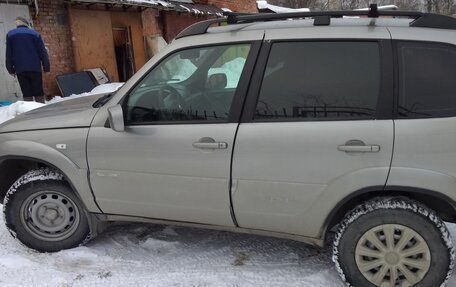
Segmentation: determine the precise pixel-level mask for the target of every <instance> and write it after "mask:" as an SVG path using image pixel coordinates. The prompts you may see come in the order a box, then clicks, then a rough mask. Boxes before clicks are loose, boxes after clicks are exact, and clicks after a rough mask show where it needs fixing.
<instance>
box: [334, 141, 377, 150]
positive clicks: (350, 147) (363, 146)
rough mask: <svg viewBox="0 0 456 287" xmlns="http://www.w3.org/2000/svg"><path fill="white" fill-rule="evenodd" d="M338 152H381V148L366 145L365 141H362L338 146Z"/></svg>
mask: <svg viewBox="0 0 456 287" xmlns="http://www.w3.org/2000/svg"><path fill="white" fill-rule="evenodd" d="M337 150H339V151H344V152H347V153H363V152H379V151H380V146H379V145H366V144H365V143H364V142H363V141H360V140H350V141H348V142H346V143H345V144H344V145H340V146H338V147H337Z"/></svg>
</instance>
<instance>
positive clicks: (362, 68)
mask: <svg viewBox="0 0 456 287" xmlns="http://www.w3.org/2000/svg"><path fill="white" fill-rule="evenodd" d="M379 92H380V52H379V44H378V43H376V42H279V43H274V44H273V45H272V48H271V52H270V56H269V59H268V63H267V66H266V70H265V73H264V77H263V81H262V85H261V89H260V94H259V97H258V102H257V106H256V110H255V115H254V120H257V121H265V120H266V121H268V120H340V119H366V118H374V117H375V113H376V105H377V100H378V96H379Z"/></svg>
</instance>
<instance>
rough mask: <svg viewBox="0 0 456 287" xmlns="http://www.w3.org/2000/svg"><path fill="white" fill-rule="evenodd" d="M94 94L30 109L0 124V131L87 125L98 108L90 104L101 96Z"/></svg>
mask: <svg viewBox="0 0 456 287" xmlns="http://www.w3.org/2000/svg"><path fill="white" fill-rule="evenodd" d="M102 95H103V94H100V95H94V96H88V97H80V98H76V99H71V100H65V101H61V102H57V103H54V104H50V105H47V106H43V107H41V108H38V109H35V110H31V111H29V112H27V113H24V114H21V115H18V116H16V117H15V118H13V119H11V120H9V121H7V122H5V123H3V124H2V125H0V133H4V132H14V131H26V130H40V129H59V128H73V127H89V126H90V124H91V122H92V119H93V117H94V116H95V114H96V113H97V112H98V109H96V108H93V107H92V104H93V103H94V102H95V101H96V100H97V99H98V98H100V97H101V96H102Z"/></svg>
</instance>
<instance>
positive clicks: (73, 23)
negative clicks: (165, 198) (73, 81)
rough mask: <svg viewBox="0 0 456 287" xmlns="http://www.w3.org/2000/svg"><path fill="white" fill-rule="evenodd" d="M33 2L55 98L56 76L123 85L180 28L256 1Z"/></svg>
mask: <svg viewBox="0 0 456 287" xmlns="http://www.w3.org/2000/svg"><path fill="white" fill-rule="evenodd" d="M19 1H21V0H19ZM22 1H23V0H22ZM0 2H2V0H0ZM35 2H36V3H37V5H36V4H34V3H33V1H31V2H28V1H27V3H32V4H31V5H30V6H29V12H30V18H31V19H32V22H33V27H34V29H36V30H37V31H38V32H39V33H40V34H41V36H42V38H43V40H44V42H45V45H46V47H47V49H48V52H49V57H50V62H51V72H50V73H47V74H44V90H45V94H46V95H47V96H50V95H57V94H59V90H58V87H57V84H56V82H55V77H56V76H57V75H60V74H66V73H71V72H76V71H81V70H84V69H91V68H103V69H105V70H106V71H107V74H108V76H109V78H110V79H111V80H112V81H125V80H126V79H128V78H129V77H130V76H131V75H132V74H133V73H134V72H136V71H137V70H138V69H139V68H141V67H142V66H143V65H144V64H145V63H146V62H147V60H148V59H150V58H151V57H152V56H153V55H154V54H155V53H156V52H157V51H158V50H159V49H160V48H161V47H162V46H163V45H166V43H167V42H169V41H171V40H172V39H173V38H174V37H175V36H176V35H177V34H178V33H179V32H180V31H182V30H183V29H184V28H186V27H187V26H189V25H191V24H193V23H195V22H198V21H202V20H206V19H208V18H213V17H219V16H221V13H222V12H223V10H225V9H224V8H227V9H230V10H231V11H234V12H257V8H256V1H255V0H242V1H239V0H193V1H192V0H178V1H171V0H167V1H165V0H141V1H140V0H37V1H35ZM0 5H1V4H0ZM3 5H7V4H3ZM2 7H3V6H2ZM222 9H223V10H222ZM17 16H23V15H17ZM0 22H1V21H0ZM0 76H1V75H0Z"/></svg>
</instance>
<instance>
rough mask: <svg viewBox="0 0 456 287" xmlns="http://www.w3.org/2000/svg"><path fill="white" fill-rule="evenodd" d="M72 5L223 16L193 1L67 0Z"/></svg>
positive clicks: (217, 11) (210, 6)
mask: <svg viewBox="0 0 456 287" xmlns="http://www.w3.org/2000/svg"><path fill="white" fill-rule="evenodd" d="M65 1H66V2H70V3H71V4H76V5H87V6H91V5H94V4H105V5H109V6H110V7H116V6H118V7H125V6H136V7H146V8H147V7H151V8H156V9H161V10H171V11H178V12H181V13H191V14H194V15H212V16H216V17H222V16H223V10H222V9H220V8H217V7H215V6H213V5H203V4H193V1H191V0H179V1H165V0H65Z"/></svg>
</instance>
